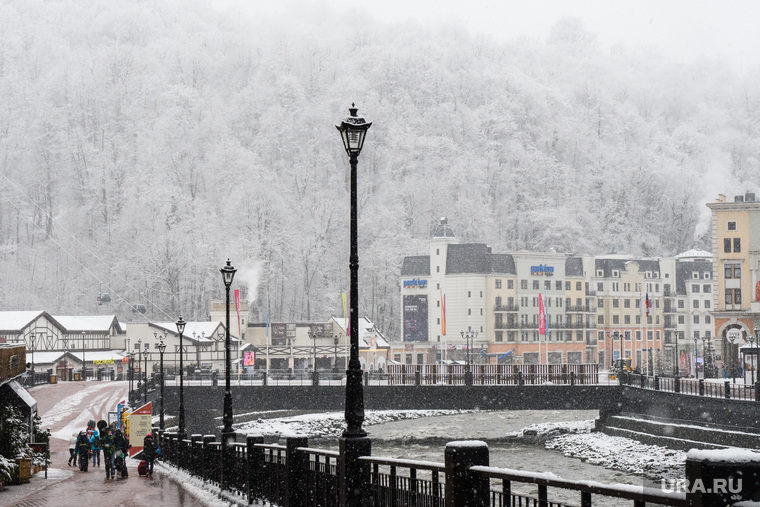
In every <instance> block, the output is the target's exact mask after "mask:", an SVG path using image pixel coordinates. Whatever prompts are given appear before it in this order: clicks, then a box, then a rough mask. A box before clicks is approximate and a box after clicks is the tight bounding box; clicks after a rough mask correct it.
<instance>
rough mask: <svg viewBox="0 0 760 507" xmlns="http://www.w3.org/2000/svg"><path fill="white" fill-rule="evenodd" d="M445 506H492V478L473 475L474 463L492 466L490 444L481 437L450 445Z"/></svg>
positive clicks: (447, 450)
mask: <svg viewBox="0 0 760 507" xmlns="http://www.w3.org/2000/svg"><path fill="white" fill-rule="evenodd" d="M444 456H445V466H446V504H445V507H486V506H487V505H489V503H488V500H489V493H490V491H489V489H490V487H489V480H488V477H484V476H477V475H474V474H471V473H470V472H469V469H470V467H471V466H478V465H479V466H488V464H489V461H488V459H489V458H488V445H486V443H485V442H481V441H479V440H467V441H458V442H449V443H447V444H446V450H445V453H444Z"/></svg>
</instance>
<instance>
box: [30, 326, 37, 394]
mask: <svg viewBox="0 0 760 507" xmlns="http://www.w3.org/2000/svg"><path fill="white" fill-rule="evenodd" d="M36 336H37V335H36V334H35V333H34V331H32V332H31V333H29V337H30V338H31V342H30V343H29V348H30V349H31V351H32V385H34V349H35V348H36V346H37V345H36V344H35V343H34V339H35V338H36Z"/></svg>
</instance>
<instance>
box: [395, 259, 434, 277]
mask: <svg viewBox="0 0 760 507" xmlns="http://www.w3.org/2000/svg"><path fill="white" fill-rule="evenodd" d="M401 276H430V256H429V255H418V256H411V257H404V263H403V264H402V265H401Z"/></svg>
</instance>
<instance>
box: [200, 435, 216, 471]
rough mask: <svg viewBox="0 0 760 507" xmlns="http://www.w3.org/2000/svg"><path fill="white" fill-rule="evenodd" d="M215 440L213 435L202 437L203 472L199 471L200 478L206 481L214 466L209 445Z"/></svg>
mask: <svg viewBox="0 0 760 507" xmlns="http://www.w3.org/2000/svg"><path fill="white" fill-rule="evenodd" d="M214 440H216V437H215V436H214V435H204V436H203V453H202V455H201V456H202V458H201V459H202V463H203V466H202V467H201V468H202V469H203V470H202V471H201V474H200V475H201V477H203V480H204V481H206V480H208V479H209V476H210V475H211V474H210V472H211V469H212V468H213V467H214V466H215V461H216V460H214V457H213V456H212V454H211V445H210V444H211V443H212V442H213V441H214Z"/></svg>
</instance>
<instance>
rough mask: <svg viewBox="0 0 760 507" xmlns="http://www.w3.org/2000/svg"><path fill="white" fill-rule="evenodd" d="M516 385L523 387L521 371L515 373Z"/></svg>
mask: <svg viewBox="0 0 760 507" xmlns="http://www.w3.org/2000/svg"><path fill="white" fill-rule="evenodd" d="M517 385H520V386H524V385H525V379H524V378H523V374H522V371H518V372H517Z"/></svg>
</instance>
